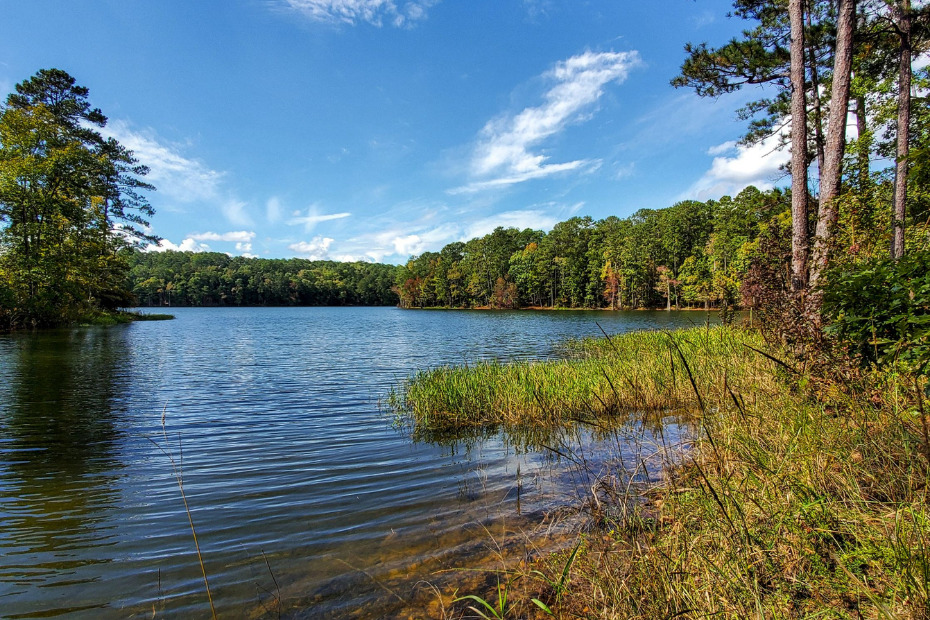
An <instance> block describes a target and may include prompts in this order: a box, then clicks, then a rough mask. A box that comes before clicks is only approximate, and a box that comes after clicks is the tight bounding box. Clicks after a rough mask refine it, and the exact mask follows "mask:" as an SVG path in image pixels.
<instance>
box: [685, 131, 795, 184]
mask: <svg viewBox="0 0 930 620" xmlns="http://www.w3.org/2000/svg"><path fill="white" fill-rule="evenodd" d="M785 131H787V129H786V130H785ZM728 153H729V156H726V154H728ZM707 154H708V155H716V156H717V157H714V161H713V163H712V164H711V167H710V170H708V171H707V172H705V173H704V175H703V176H702V177H701V178H700V179H698V181H697V182H696V183H694V185H692V186H691V187H690V188H689V189H688V190H687V191H686V192H685V194H684V195H683V197H685V198H689V199H690V198H693V199H696V200H708V199H711V198H719V197H720V196H723V195H724V194H730V195H735V194H737V193H739V192H740V190H742V189H743V188H745V187H747V186H749V185H755V186H756V187H758V188H759V189H763V190H765V189H771V188H772V187H774V185H775V182H776V181H777V180H778V179H780V178H782V177H784V176H785V172H784V170H783V166H784V165H785V164H787V163H788V162H789V160H790V159H791V153H790V151H789V149H788V148H787V146H783V145H782V136H781V135H780V134H776V135H774V136H771V137H769V138H766V139H765V140H762V141H761V142H758V143H757V144H754V145H752V146H738V145H737V144H736V143H734V142H726V143H724V144H720V145H717V146H715V147H712V148H710V149H709V150H708V151H707Z"/></svg>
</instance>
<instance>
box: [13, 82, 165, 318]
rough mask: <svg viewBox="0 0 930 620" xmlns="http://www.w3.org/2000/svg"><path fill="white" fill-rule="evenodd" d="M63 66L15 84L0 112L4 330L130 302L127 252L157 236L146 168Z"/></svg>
mask: <svg viewBox="0 0 930 620" xmlns="http://www.w3.org/2000/svg"><path fill="white" fill-rule="evenodd" d="M106 122H107V119H106V117H105V116H104V115H103V113H102V112H101V111H100V110H99V109H97V108H93V107H91V104H90V102H89V100H88V90H87V89H86V88H84V87H83V86H78V85H77V84H76V82H75V79H74V78H73V77H71V76H70V75H68V74H67V73H66V72H64V71H62V70H60V69H43V70H41V71H39V72H38V73H36V74H35V75H34V76H32V77H31V78H29V79H28V80H26V81H24V82H21V83H19V84H17V85H16V88H15V92H13V93H11V94H10V95H9V96H8V97H7V99H6V103H5V105H4V106H3V107H2V111H0V326H2V325H5V326H7V327H17V326H42V325H55V324H61V323H67V322H70V321H73V320H75V319H77V318H79V317H81V316H84V315H86V314H88V313H92V312H95V311H99V310H112V309H115V308H117V307H119V306H122V305H127V304H128V303H129V302H130V301H131V300H132V297H131V294H130V291H129V290H128V289H127V288H126V287H125V273H126V270H127V268H128V264H127V263H126V260H125V257H124V254H123V250H125V249H126V248H129V247H132V246H134V245H140V244H142V243H145V242H151V241H156V240H157V238H156V237H154V236H153V235H150V234H149V233H148V232H146V231H147V230H148V221H147V218H149V217H150V216H152V215H153V213H154V211H153V209H152V207H151V205H149V203H148V201H147V200H146V199H145V196H144V192H146V191H151V190H153V189H154V188H153V187H152V186H151V185H149V184H147V183H145V182H144V181H143V180H142V177H144V176H145V174H146V173H147V172H148V169H147V168H146V167H145V166H143V165H141V164H139V162H138V161H137V160H136V159H135V157H134V156H133V154H132V152H131V151H129V150H128V149H126V148H125V147H123V146H122V145H121V144H119V143H118V142H117V141H116V140H114V139H113V138H106V137H104V136H103V135H102V134H101V133H100V130H101V129H103V128H104V127H105V126H106Z"/></svg>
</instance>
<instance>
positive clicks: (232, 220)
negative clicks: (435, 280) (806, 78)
mask: <svg viewBox="0 0 930 620" xmlns="http://www.w3.org/2000/svg"><path fill="white" fill-rule="evenodd" d="M0 8H2V11H3V15H4V18H3V20H2V21H0V91H2V93H8V92H10V90H11V89H12V87H13V85H14V84H15V83H16V82H19V81H21V80H23V79H26V78H28V77H29V76H31V75H32V74H34V73H35V72H36V71H37V70H39V69H41V68H48V67H57V68H61V69H64V70H66V71H68V72H69V73H71V75H73V76H74V77H75V78H76V79H77V81H78V83H79V84H82V85H84V86H87V87H88V88H89V89H90V98H91V101H92V103H93V104H94V105H95V106H97V107H100V108H101V109H102V110H103V112H104V113H105V114H106V115H107V116H108V117H109V118H110V123H109V125H108V128H107V131H108V132H110V133H111V134H112V135H113V136H115V137H116V138H117V139H119V140H120V141H121V142H122V143H123V144H125V145H126V146H128V147H129V148H131V149H133V150H134V151H135V153H136V155H137V156H138V157H139V159H140V160H141V161H142V162H143V163H145V164H147V165H148V166H150V168H151V170H152V172H151V174H150V175H149V177H148V180H149V181H151V182H152V183H153V184H154V185H156V186H157V188H158V190H157V191H156V192H154V193H153V194H151V196H150V199H151V202H152V204H153V206H154V207H155V208H156V210H157V213H156V215H155V216H154V218H152V230H153V232H154V233H155V234H157V235H160V236H162V237H164V238H165V242H164V244H163V246H164V247H166V248H182V249H210V250H214V251H221V252H228V253H230V254H233V255H239V254H245V255H250V256H261V257H272V258H281V257H292V256H299V257H308V258H330V259H334V260H375V261H382V262H394V263H397V262H402V261H405V260H406V259H407V258H408V257H409V256H410V255H411V254H419V253H421V252H423V251H427V250H439V249H440V248H441V247H442V246H443V245H445V244H446V243H449V242H451V241H456V240H467V239H469V238H472V237H474V236H478V235H482V234H485V233H487V232H490V231H491V230H492V229H493V228H494V227H495V226H498V225H503V226H517V227H521V228H522V227H532V228H540V229H544V230H548V229H549V228H551V226H552V225H553V224H555V223H556V222H558V221H561V220H564V219H567V218H569V217H571V216H573V215H590V216H592V217H594V218H596V219H599V218H603V217H607V216H609V215H616V216H619V217H626V216H628V215H630V214H632V213H633V212H635V211H636V210H637V209H640V208H643V207H647V208H661V207H666V206H669V205H671V204H673V203H674V202H676V201H678V200H682V199H684V198H699V199H707V198H717V197H719V196H721V195H723V194H725V193H729V194H733V193H735V192H738V191H739V190H740V189H742V188H743V187H745V186H746V185H747V184H750V183H753V184H756V185H758V186H761V187H767V186H771V185H772V184H773V183H779V182H780V181H779V178H780V177H781V174H780V173H779V172H778V165H779V164H780V163H782V162H783V161H785V159H786V157H787V155H786V154H784V153H779V152H775V153H772V149H771V148H770V146H769V145H767V144H762V145H759V146H756V147H753V148H743V147H737V146H736V145H735V143H734V141H735V140H737V139H738V138H739V137H740V136H741V135H742V133H743V130H744V125H743V124H742V123H740V122H739V121H737V120H736V117H735V113H734V111H735V109H736V108H738V107H739V106H740V105H741V104H743V103H745V102H746V101H747V100H749V99H751V98H753V97H756V96H758V95H759V93H758V92H752V91H747V92H746V93H739V94H737V95H734V96H729V97H724V98H721V99H719V100H712V99H700V98H698V97H696V96H695V95H694V94H693V93H692V92H691V91H689V90H685V89H679V90H676V89H673V88H672V87H671V86H670V85H669V80H670V79H671V78H673V77H674V76H675V75H676V74H677V72H678V69H679V67H680V65H681V62H682V60H683V58H684V53H683V46H684V44H685V43H686V42H688V41H692V42H695V43H697V42H702V41H707V42H709V43H711V44H720V43H723V42H724V41H726V40H727V39H729V38H730V37H731V36H733V35H735V34H737V33H738V32H739V30H740V29H741V28H743V27H745V24H744V23H742V22H741V21H740V20H737V19H729V18H727V17H726V13H727V12H728V11H729V10H730V4H729V3H728V2H722V1H717V0H667V1H665V2H657V1H654V0H636V1H634V0H612V1H608V0H602V1H601V0H598V1H594V0H591V1H582V0H494V1H481V0H471V1H467V0H195V1H185V2H182V1H168V0H162V1H142V0H82V1H80V2H66V1H63V0H55V1H51V0H30V1H29V2H22V1H20V0H0Z"/></svg>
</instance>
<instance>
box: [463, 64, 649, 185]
mask: <svg viewBox="0 0 930 620" xmlns="http://www.w3.org/2000/svg"><path fill="white" fill-rule="evenodd" d="M639 63H640V59H639V54H638V53H637V52H585V53H583V54H579V55H577V56H572V57H571V58H569V59H568V60H564V61H562V62H559V63H557V64H556V65H555V67H553V68H552V69H551V70H549V71H547V72H546V73H545V74H544V75H543V78H544V79H545V80H547V81H550V82H554V85H553V86H552V87H551V88H549V90H548V91H547V92H546V93H545V95H543V99H544V101H543V103H542V104H541V105H539V106H536V107H531V108H525V109H524V110H523V111H521V112H520V113H519V114H516V115H504V116H501V117H498V118H496V119H493V120H491V121H489V122H488V123H487V124H486V125H485V126H484V128H483V129H482V130H481V133H480V136H479V139H478V144H477V145H476V147H475V149H474V154H473V157H472V161H471V175H472V177H473V178H474V179H475V181H473V182H472V183H470V184H468V185H466V186H464V187H459V188H455V189H453V190H451V193H454V194H460V193H468V192H475V191H480V190H484V189H490V188H496V187H503V186H507V185H512V184H515V183H521V182H523V181H527V180H530V179H537V178H541V177H545V176H549V175H551V174H556V173H559V172H567V171H571V170H577V169H580V168H585V167H590V166H592V165H596V164H598V163H599V162H598V160H588V159H580V160H574V161H569V162H563V163H547V162H548V160H549V157H548V156H546V155H542V154H539V153H535V152H533V150H532V149H534V148H536V147H538V146H539V145H540V144H541V143H542V142H543V141H545V140H546V139H547V138H550V137H552V136H553V135H555V134H557V133H560V132H561V131H563V130H564V129H565V128H566V127H567V126H568V125H569V124H571V123H573V122H580V121H582V120H587V119H589V118H590V117H591V113H590V108H591V106H592V105H593V104H595V103H596V102H597V101H598V99H600V97H601V95H603V93H604V87H605V86H606V85H607V84H609V83H610V82H623V81H624V80H625V79H626V77H627V75H628V74H629V71H630V69H632V68H634V67H636V66H637V65H638V64H639ZM584 112H587V115H584V116H583V113H584Z"/></svg>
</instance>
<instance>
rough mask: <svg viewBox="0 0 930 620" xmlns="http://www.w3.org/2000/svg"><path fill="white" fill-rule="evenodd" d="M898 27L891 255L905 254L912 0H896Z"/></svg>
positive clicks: (894, 256)
mask: <svg viewBox="0 0 930 620" xmlns="http://www.w3.org/2000/svg"><path fill="white" fill-rule="evenodd" d="M894 13H895V20H894V21H895V27H896V28H897V30H898V37H899V38H900V46H899V48H898V128H897V131H898V148H897V161H896V163H895V170H894V201H893V206H892V209H893V212H892V233H891V258H893V259H895V260H898V259H899V258H901V257H902V256H904V215H905V205H906V203H907V156H908V154H909V142H908V139H909V137H910V124H911V0H898V2H897V3H896V4H895V8H894Z"/></svg>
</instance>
